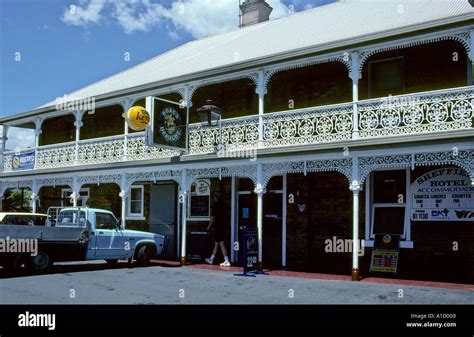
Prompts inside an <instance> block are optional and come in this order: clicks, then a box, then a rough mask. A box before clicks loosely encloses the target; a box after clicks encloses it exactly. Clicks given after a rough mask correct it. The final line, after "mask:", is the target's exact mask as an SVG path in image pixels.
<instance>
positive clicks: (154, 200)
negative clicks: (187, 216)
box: [149, 182, 177, 258]
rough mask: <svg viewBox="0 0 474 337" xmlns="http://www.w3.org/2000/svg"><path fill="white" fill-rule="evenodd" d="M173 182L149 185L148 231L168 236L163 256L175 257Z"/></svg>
mask: <svg viewBox="0 0 474 337" xmlns="http://www.w3.org/2000/svg"><path fill="white" fill-rule="evenodd" d="M176 193H177V186H176V183H174V182H165V183H159V184H155V185H151V186H150V219H149V221H150V222H149V225H150V232H152V233H155V234H161V235H164V236H165V237H167V238H168V247H167V249H166V252H165V253H164V254H163V257H167V258H174V257H177V249H176V245H177V232H176V230H177V225H176V220H177V217H176V199H177V197H176V195H177V194H176Z"/></svg>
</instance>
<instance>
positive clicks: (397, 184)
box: [366, 170, 410, 240]
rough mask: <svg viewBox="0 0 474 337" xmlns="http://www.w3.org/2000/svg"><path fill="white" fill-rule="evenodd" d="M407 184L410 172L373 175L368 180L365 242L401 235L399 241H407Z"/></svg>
mask: <svg viewBox="0 0 474 337" xmlns="http://www.w3.org/2000/svg"><path fill="white" fill-rule="evenodd" d="M407 182H409V170H382V171H375V172H373V173H372V174H371V176H370V185H371V186H370V188H371V190H372V193H371V197H370V204H371V206H370V207H371V208H370V213H369V215H368V216H369V218H367V221H368V223H369V224H370V230H369V228H368V227H367V231H368V233H370V237H369V236H368V235H369V234H367V236H366V239H372V238H374V236H375V234H394V235H400V237H401V239H402V240H403V239H406V240H409V239H410V235H409V230H410V229H409V228H410V221H409V218H408V216H407V214H408V213H407V202H406V199H407Z"/></svg>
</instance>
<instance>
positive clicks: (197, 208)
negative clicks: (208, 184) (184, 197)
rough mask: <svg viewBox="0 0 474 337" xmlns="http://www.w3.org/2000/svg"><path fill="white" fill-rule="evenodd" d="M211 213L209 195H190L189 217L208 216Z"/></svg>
mask: <svg viewBox="0 0 474 337" xmlns="http://www.w3.org/2000/svg"><path fill="white" fill-rule="evenodd" d="M209 215H210V210H209V196H208V195H191V196H190V197H189V217H190V218H207V217H209Z"/></svg>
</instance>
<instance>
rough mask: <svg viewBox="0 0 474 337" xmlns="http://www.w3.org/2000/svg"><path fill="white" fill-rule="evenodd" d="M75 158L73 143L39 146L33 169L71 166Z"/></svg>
mask: <svg viewBox="0 0 474 337" xmlns="http://www.w3.org/2000/svg"><path fill="white" fill-rule="evenodd" d="M75 157H76V145H75V143H74V142H73V143H71V142H69V143H66V144H54V145H46V146H41V147H39V148H38V150H37V157H36V167H35V168H37V169H42V168H49V167H66V166H72V165H74V164H75Z"/></svg>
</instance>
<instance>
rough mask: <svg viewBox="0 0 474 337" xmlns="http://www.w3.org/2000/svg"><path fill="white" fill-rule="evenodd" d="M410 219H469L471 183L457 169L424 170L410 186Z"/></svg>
mask: <svg viewBox="0 0 474 337" xmlns="http://www.w3.org/2000/svg"><path fill="white" fill-rule="evenodd" d="M411 198H412V214H411V219H412V220H414V221H473V220H474V186H472V185H471V178H470V177H469V175H468V174H467V173H466V172H465V171H464V170H463V169H461V168H442V169H437V170H434V171H430V172H428V173H425V174H424V175H422V176H420V177H419V178H418V179H416V180H415V181H414V182H413V184H412V185H411Z"/></svg>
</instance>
